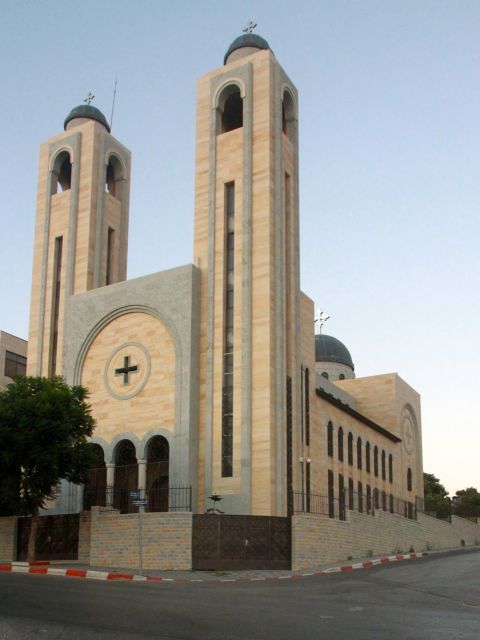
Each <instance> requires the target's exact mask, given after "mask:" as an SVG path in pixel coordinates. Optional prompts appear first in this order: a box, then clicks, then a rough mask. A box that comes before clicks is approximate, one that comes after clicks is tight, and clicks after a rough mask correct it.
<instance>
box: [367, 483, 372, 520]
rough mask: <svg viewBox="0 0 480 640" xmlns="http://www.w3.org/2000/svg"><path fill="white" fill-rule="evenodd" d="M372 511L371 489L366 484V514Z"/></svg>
mask: <svg viewBox="0 0 480 640" xmlns="http://www.w3.org/2000/svg"><path fill="white" fill-rule="evenodd" d="M371 511H372V487H371V486H370V485H369V484H367V513H371Z"/></svg>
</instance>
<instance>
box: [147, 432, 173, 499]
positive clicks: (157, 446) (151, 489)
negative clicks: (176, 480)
mask: <svg viewBox="0 0 480 640" xmlns="http://www.w3.org/2000/svg"><path fill="white" fill-rule="evenodd" d="M169 458H170V447H169V445H168V441H167V439H166V438H164V437H163V436H154V437H153V438H152V439H151V440H150V441H149V443H148V447H147V497H148V510H149V511H168V502H169V500H168V497H169V464H170V462H169Z"/></svg>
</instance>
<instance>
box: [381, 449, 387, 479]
mask: <svg viewBox="0 0 480 640" xmlns="http://www.w3.org/2000/svg"><path fill="white" fill-rule="evenodd" d="M385 462H386V454H385V449H383V450H382V480H385V479H386V477H387V474H386V468H385V467H386V464H385Z"/></svg>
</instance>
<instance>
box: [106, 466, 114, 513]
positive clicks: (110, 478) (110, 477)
mask: <svg viewBox="0 0 480 640" xmlns="http://www.w3.org/2000/svg"><path fill="white" fill-rule="evenodd" d="M105 466H106V467H107V496H106V501H105V504H106V505H107V507H111V506H113V485H114V483H115V465H114V464H112V463H108V464H106V465H105Z"/></svg>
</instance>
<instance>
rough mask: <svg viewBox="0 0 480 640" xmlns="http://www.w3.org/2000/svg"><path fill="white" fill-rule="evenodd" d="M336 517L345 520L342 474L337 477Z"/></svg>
mask: <svg viewBox="0 0 480 640" xmlns="http://www.w3.org/2000/svg"><path fill="white" fill-rule="evenodd" d="M338 517H339V518H340V520H345V482H344V479H343V476H342V474H340V475H339V476H338Z"/></svg>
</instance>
